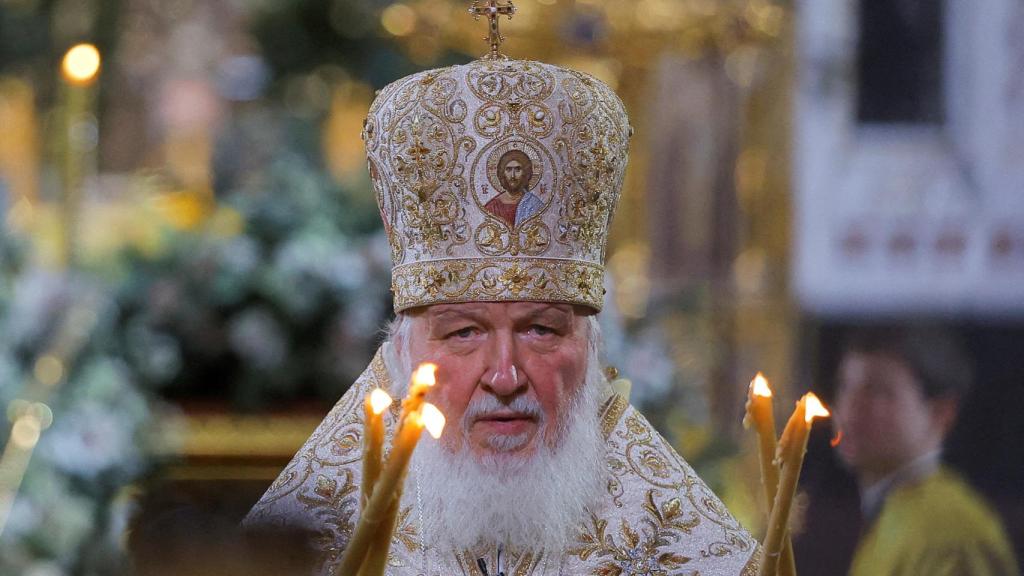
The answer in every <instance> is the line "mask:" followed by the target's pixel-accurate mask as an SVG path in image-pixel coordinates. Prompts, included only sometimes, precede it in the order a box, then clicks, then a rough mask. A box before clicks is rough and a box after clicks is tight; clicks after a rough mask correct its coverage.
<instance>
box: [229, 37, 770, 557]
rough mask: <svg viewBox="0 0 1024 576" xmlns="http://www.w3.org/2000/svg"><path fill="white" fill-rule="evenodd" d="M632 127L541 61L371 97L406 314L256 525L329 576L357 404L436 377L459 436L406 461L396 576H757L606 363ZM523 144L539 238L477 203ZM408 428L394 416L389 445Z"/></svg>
mask: <svg viewBox="0 0 1024 576" xmlns="http://www.w3.org/2000/svg"><path fill="white" fill-rule="evenodd" d="M630 132H631V129H630V127H629V123H628V119H627V117H626V114H625V110H624V107H623V105H622V102H621V101H620V100H619V99H618V97H616V96H615V94H614V93H613V92H612V91H611V90H610V89H609V88H608V87H607V86H605V85H604V84H603V83H601V82H600V81H598V80H596V79H595V78H592V77H590V76H587V75H584V74H581V73H578V72H574V71H571V70H566V69H562V68H558V67H554V66H550V65H547V64H542V63H538V62H524V61H515V60H509V59H505V58H503V57H494V58H484V59H481V60H478V61H475V62H472V63H470V64H467V65H464V66H455V67H451V68H446V69H442V70H434V71H429V72H424V73H419V74H416V75H413V76H411V77H408V78H405V79H402V80H399V81H398V82H396V83H395V84H392V85H390V86H388V87H387V88H385V89H384V90H382V91H381V93H380V94H379V95H378V97H377V99H376V100H375V102H374V104H373V105H372V107H371V109H370V114H369V117H368V118H367V120H366V123H365V129H364V134H363V137H364V140H365V142H366V148H367V157H368V161H369V163H370V171H371V173H376V174H380V175H382V177H380V178H377V179H374V184H375V189H376V193H377V199H378V202H379V205H380V208H381V213H382V217H383V218H384V221H385V223H386V229H387V230H388V235H389V239H390V241H391V248H392V258H393V260H394V268H393V270H392V278H393V280H392V290H393V292H394V302H395V311H396V313H397V315H398V316H397V319H396V320H395V322H394V323H393V325H392V329H391V331H390V334H389V337H388V340H387V342H385V343H384V345H383V346H382V347H381V349H380V351H378V353H377V355H376V357H375V358H374V359H373V361H372V362H371V364H370V367H369V368H368V369H367V370H366V372H365V373H364V374H363V375H362V376H361V377H360V378H359V380H358V381H357V382H356V383H355V385H353V386H352V388H351V389H350V390H349V391H348V392H347V393H346V394H345V395H344V397H342V399H341V400H340V401H339V402H338V404H337V405H336V406H335V408H334V409H333V410H332V411H331V413H330V414H329V415H328V416H327V418H326V419H325V420H324V422H323V423H322V424H321V425H320V426H319V427H318V428H317V430H316V431H315V432H314V433H313V435H312V437H311V438H310V439H309V441H308V442H307V443H306V444H305V445H304V446H303V447H302V449H301V450H300V451H299V453H298V454H297V455H296V456H295V458H294V459H293V461H292V462H291V463H290V464H289V465H288V466H287V468H286V469H285V470H284V471H283V472H282V473H281V475H280V477H279V478H278V479H277V480H276V481H275V482H274V484H273V485H272V486H271V488H270V489H269V490H268V491H267V493H266V494H265V495H264V496H263V498H262V499H261V500H260V501H259V502H258V503H257V505H256V506H255V508H254V509H253V511H252V512H251V513H250V515H249V517H248V518H247V520H246V522H247V524H249V525H262V524H270V525H286V526H291V527H294V528H300V529H306V530H312V531H314V532H315V533H317V534H318V535H319V539H318V543H319V548H320V550H321V551H322V552H323V562H322V564H321V570H322V573H323V574H331V573H333V570H334V568H335V566H336V565H337V562H338V561H339V559H340V556H341V554H342V553H343V551H344V548H345V546H346V544H347V543H348V540H349V538H350V537H351V533H352V530H353V528H354V526H355V524H356V522H357V520H358V515H359V499H360V492H359V480H360V470H361V466H360V461H361V434H362V429H363V422H362V419H363V410H362V406H363V402H362V399H363V398H364V397H365V396H366V394H367V393H368V392H369V391H370V390H372V389H373V387H375V386H379V387H381V388H383V389H385V390H386V391H388V392H389V393H390V394H391V395H392V396H393V397H401V396H403V395H404V393H405V389H406V387H407V385H408V381H409V376H410V374H411V372H412V369H413V367H414V366H416V365H417V364H419V363H420V362H425V361H429V362H433V363H435V364H437V365H438V367H439V368H438V373H437V380H438V384H437V386H436V387H435V388H433V389H432V390H431V391H430V393H429V394H428V397H427V399H428V400H429V401H431V402H433V403H435V404H436V405H437V406H438V407H439V408H440V409H441V410H442V412H444V413H445V414H446V415H447V419H448V423H449V424H448V426H447V427H446V428H445V431H444V434H443V435H442V437H441V439H440V441H438V442H434V441H432V440H428V439H425V440H424V441H423V442H421V443H420V446H419V448H418V449H417V451H416V452H415V454H414V456H413V460H412V462H411V465H410V469H409V474H408V476H407V478H406V481H405V485H404V491H403V494H402V500H401V504H400V508H399V517H398V525H397V529H396V531H395V534H394V539H393V541H392V546H391V552H390V557H389V561H388V572H387V573H388V574H389V575H393V576H398V575H402V576H405V575H409V576H412V575H426V576H451V575H453V574H462V575H475V576H485V575H496V574H506V575H509V576H511V575H519V576H526V575H535V576H539V575H555V574H566V575H581V574H599V575H607V576H613V575H627V574H643V575H649V576H667V575H669V574H672V575H677V574H681V575H694V574H700V575H703V576H737V575H741V574H744V575H746V574H754V573H755V572H756V570H757V566H756V564H757V558H758V557H759V554H757V553H755V552H756V550H757V544H756V542H755V541H754V540H753V539H752V538H751V537H750V535H749V534H748V533H747V532H746V531H744V530H743V528H742V527H740V525H739V524H738V523H737V522H736V520H735V519H733V518H732V516H730V515H729V513H728V511H727V510H726V509H725V507H724V506H723V505H722V503H721V502H720V501H719V499H718V498H717V497H716V496H715V495H714V494H713V493H712V492H711V491H710V490H709V489H708V488H707V487H706V486H705V485H704V483H703V482H701V480H700V479H699V478H698V477H697V476H696V475H695V474H694V472H693V470H692V469H691V468H690V466H689V465H687V464H686V462H684V461H683V459H682V458H680V457H679V455H678V454H676V452H675V451H674V450H673V449H672V448H671V447H670V446H669V445H668V444H667V443H666V442H665V440H664V439H663V438H662V437H661V436H660V435H659V434H658V433H657V432H655V431H654V430H653V429H652V428H651V426H650V425H649V424H648V423H647V421H646V420H644V418H643V417H642V416H641V415H640V414H639V413H637V412H636V411H635V410H634V409H633V408H632V407H630V406H629V403H628V401H627V400H626V399H625V398H623V397H622V396H620V395H618V394H616V393H614V392H613V390H612V387H611V386H610V385H609V383H608V381H607V380H606V378H605V377H604V375H603V372H602V369H601V364H600V353H601V338H600V332H599V329H598V323H597V320H596V313H597V312H598V311H600V309H601V306H602V304H603V298H604V289H603V287H602V283H603V271H604V256H605V245H606V240H607V233H608V226H609V224H610V222H611V217H612V212H613V210H614V207H615V204H616V202H617V200H618V197H619V193H620V190H621V185H622V179H623V173H624V171H625V166H626V157H627V148H628V140H629V135H630ZM427 135H429V137H427ZM513 149H515V150H521V151H522V153H521V156H520V157H521V158H527V159H528V160H531V159H532V166H531V170H532V172H533V174H532V176H533V177H534V178H537V179H538V185H540V186H542V187H543V189H544V190H549V191H551V192H550V193H551V194H552V198H551V201H550V203H549V204H548V205H547V206H545V207H543V208H541V209H539V210H538V213H537V214H536V215H535V216H534V217H533V218H534V219H533V220H532V222H536V224H532V225H531V227H530V229H529V230H528V231H526V230H521V229H519V228H515V229H509V228H508V227H505V226H504V225H501V224H500V223H497V222H495V220H494V218H493V217H492V216H490V215H489V214H488V213H487V211H486V210H485V209H484V205H485V204H486V199H484V198H482V196H481V191H485V190H487V188H488V187H487V186H483V185H481V184H482V183H483V182H487V181H488V180H489V179H492V178H493V177H494V172H495V170H494V169H495V167H496V166H497V165H498V164H499V160H500V159H501V158H502V157H503V156H504V157H505V158H506V159H508V158H511V156H508V155H507V152H508V151H509V150H513ZM412 154H415V155H416V156H415V157H412V156H410V155H412ZM417 160H420V162H419V164H418V169H417V170H409V169H406V168H407V167H408V166H413V165H417V164H416V161H417ZM498 228H500V229H498ZM397 417H398V406H397V403H396V405H393V406H392V411H391V412H390V413H388V414H386V418H385V423H386V426H387V429H388V434H389V435H390V434H393V433H394V427H395V423H396V422H395V421H396V419H397Z"/></svg>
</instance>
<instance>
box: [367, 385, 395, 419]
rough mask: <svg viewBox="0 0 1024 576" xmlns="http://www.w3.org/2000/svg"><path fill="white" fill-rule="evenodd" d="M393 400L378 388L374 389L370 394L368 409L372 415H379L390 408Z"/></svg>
mask: <svg viewBox="0 0 1024 576" xmlns="http://www.w3.org/2000/svg"><path fill="white" fill-rule="evenodd" d="M392 402H393V400H392V399H391V396H390V395H388V393H387V392H385V391H384V390H381V389H380V388H374V389H373V392H370V409H372V410H373V413H374V414H380V413H382V412H384V411H385V410H387V409H388V406H391V403H392Z"/></svg>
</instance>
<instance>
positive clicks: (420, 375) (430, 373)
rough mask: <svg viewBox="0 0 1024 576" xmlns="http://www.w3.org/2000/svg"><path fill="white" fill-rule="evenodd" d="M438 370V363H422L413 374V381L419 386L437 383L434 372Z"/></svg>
mask: <svg viewBox="0 0 1024 576" xmlns="http://www.w3.org/2000/svg"><path fill="white" fill-rule="evenodd" d="M436 372H437V364H431V363H429V362H427V363H424V364H420V365H419V367H418V368H416V372H415V373H413V375H412V383H413V384H415V385H417V386H433V385H434V384H436V383H437V379H436V377H435V376H434V374H435V373H436Z"/></svg>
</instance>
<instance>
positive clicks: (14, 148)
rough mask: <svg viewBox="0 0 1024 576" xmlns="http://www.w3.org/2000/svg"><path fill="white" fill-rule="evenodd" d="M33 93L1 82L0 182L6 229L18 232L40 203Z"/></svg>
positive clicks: (16, 84) (8, 81)
mask: <svg viewBox="0 0 1024 576" xmlns="http://www.w3.org/2000/svg"><path fill="white" fill-rule="evenodd" d="M34 99H35V91H34V90H33V89H32V86H31V85H29V84H28V83H27V82H24V81H22V80H18V79H15V78H4V79H0V126H3V132H4V135H3V138H0V182H2V186H3V187H5V188H6V195H7V206H6V207H5V208H6V210H7V214H6V216H5V223H6V225H7V226H9V227H11V228H13V229H16V230H20V229H23V228H24V226H26V225H27V224H28V218H29V217H30V215H31V211H32V208H33V207H34V206H35V204H36V202H37V201H38V199H39V156H40V142H39V132H38V126H37V120H36V111H35V103H34Z"/></svg>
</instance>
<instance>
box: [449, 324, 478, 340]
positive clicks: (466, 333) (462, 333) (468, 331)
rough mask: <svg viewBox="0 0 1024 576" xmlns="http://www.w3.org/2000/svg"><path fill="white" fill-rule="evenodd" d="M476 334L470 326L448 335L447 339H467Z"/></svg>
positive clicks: (474, 329)
mask: <svg viewBox="0 0 1024 576" xmlns="http://www.w3.org/2000/svg"><path fill="white" fill-rule="evenodd" d="M475 333H476V328H473V327H472V326H466V327H465V328H459V329H458V330H454V331H452V332H449V333H448V336H447V337H448V338H469V337H471V336H473V334H475Z"/></svg>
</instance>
